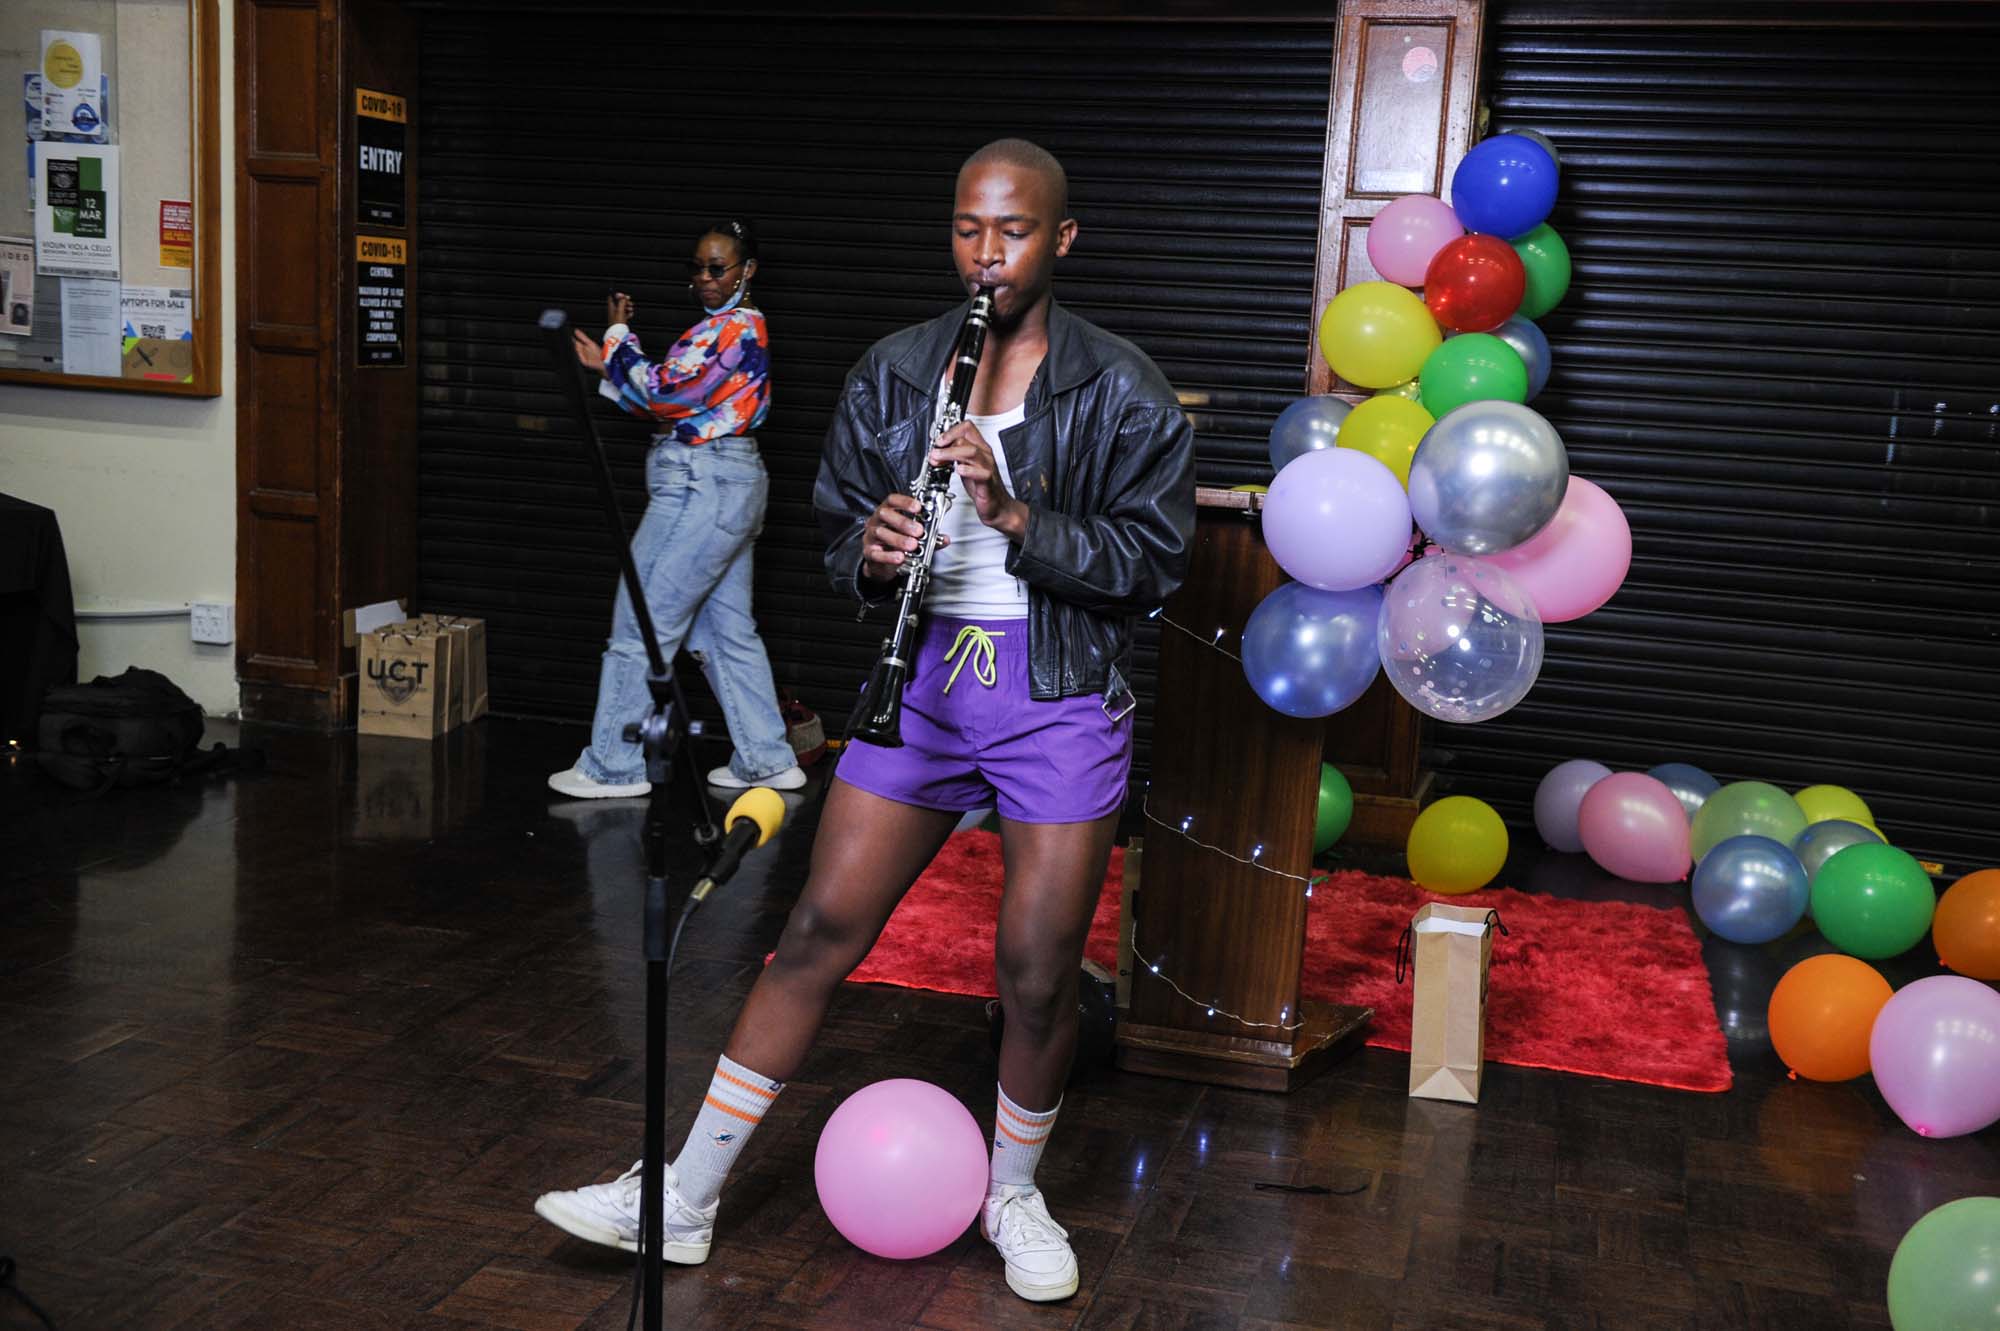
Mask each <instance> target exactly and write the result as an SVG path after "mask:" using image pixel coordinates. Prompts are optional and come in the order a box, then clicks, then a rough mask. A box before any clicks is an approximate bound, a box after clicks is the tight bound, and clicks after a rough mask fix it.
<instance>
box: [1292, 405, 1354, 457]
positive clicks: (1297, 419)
mask: <svg viewBox="0 0 2000 1331" xmlns="http://www.w3.org/2000/svg"><path fill="white" fill-rule="evenodd" d="M1353 410H1354V408H1353V407H1351V406H1349V405H1348V404H1347V403H1346V402H1345V401H1344V400H1342V399H1341V398H1337V397H1334V396H1333V395H1332V394H1327V395H1325V396H1323V397H1302V398H1300V399H1299V400H1298V401H1297V402H1294V403H1292V405H1291V406H1289V407H1286V408H1285V409H1284V410H1283V411H1281V412H1279V413H1278V419H1277V420H1275V421H1273V422H1272V423H1271V470H1272V471H1283V470H1284V469H1285V464H1286V463H1287V462H1290V461H1291V460H1292V459H1293V458H1295V457H1298V456H1299V455H1300V454H1301V453H1310V452H1313V451H1314V450H1315V449H1321V448H1332V447H1333V446H1334V444H1336V443H1337V442H1339V439H1340V423H1341V422H1342V421H1344V420H1346V419H1347V413H1348V412H1350V411H1353Z"/></svg>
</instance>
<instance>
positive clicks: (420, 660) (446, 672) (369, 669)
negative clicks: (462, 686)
mask: <svg viewBox="0 0 2000 1331" xmlns="http://www.w3.org/2000/svg"><path fill="white" fill-rule="evenodd" d="M355 650H356V652H357V653H358V654H359V657H360V660H359V665H360V672H361V702H360V707H359V709H358V710H359V713H360V716H359V721H360V729H361V733H362V734H364V735H398V736H401V737H403V738H406V739H431V738H433V737H435V736H438V735H441V734H443V733H444V732H445V731H446V730H447V729H449V728H450V726H451V721H452V718H451V715H450V713H449V711H448V708H449V705H450V701H451V693H450V688H451V681H452V678H453V676H452V671H451V664H452V652H451V639H450V636H449V635H440V634H437V633H427V632H425V631H424V630H423V627H422V626H421V625H419V624H416V623H403V624H390V625H387V626H385V627H383V628H379V629H377V630H375V631H374V632H373V633H370V634H369V635H368V636H367V637H365V638H363V639H361V641H360V642H359V643H358V644H356V648H355Z"/></svg>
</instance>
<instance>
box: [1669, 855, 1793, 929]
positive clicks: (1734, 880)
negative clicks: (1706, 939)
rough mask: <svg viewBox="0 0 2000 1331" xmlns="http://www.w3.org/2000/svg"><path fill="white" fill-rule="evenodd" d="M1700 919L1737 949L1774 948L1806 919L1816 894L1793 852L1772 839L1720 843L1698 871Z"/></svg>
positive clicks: (1694, 892)
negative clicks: (1757, 945) (1774, 941)
mask: <svg viewBox="0 0 2000 1331" xmlns="http://www.w3.org/2000/svg"><path fill="white" fill-rule="evenodd" d="M1691 886H1692V893H1691V895H1692V897H1693V899H1694V913H1695V914H1696V915H1699V916H1700V917H1701V922H1702V923H1703V924H1705V925H1707V926H1708V927H1709V928H1710V929H1711V930H1713V931H1714V932H1715V933H1717V934H1720V935H1721V936H1722V937H1724V938H1727V939H1728V940H1729V941H1730V942H1732V943H1768V942H1770V941H1771V940H1772V939H1773V938H1781V937H1783V936H1784V934H1785V931H1786V930H1788V929H1790V928H1791V927H1792V926H1793V925H1795V924H1797V923H1798V922H1799V921H1800V920H1802V919H1804V918H1805V914H1806V903H1807V902H1808V901H1809V900H1811V894H1810V892H1809V891H1808V889H1807V885H1806V870H1805V866H1804V865H1802V864H1800V863H1799V857H1798V856H1796V855H1794V854H1792V849H1791V847H1790V846H1787V845H1785V844H1784V843H1783V842H1781V841H1773V840H1772V839H1771V838H1770V837H1767V836H1733V837H1730V838H1729V839H1728V840H1726V841H1722V842H1718V843H1717V844H1716V846H1715V848H1714V849H1713V850H1711V851H1709V852H1708V854H1707V855H1705V856H1703V857H1702V861H1701V863H1699V864H1697V865H1695V867H1694V882H1693V883H1692V885H1691Z"/></svg>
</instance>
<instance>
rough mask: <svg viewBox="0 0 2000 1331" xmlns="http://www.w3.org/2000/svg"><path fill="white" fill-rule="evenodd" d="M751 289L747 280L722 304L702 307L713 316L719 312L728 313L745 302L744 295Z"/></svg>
mask: <svg viewBox="0 0 2000 1331" xmlns="http://www.w3.org/2000/svg"><path fill="white" fill-rule="evenodd" d="M749 290H750V284H749V283H748V282H745V283H743V284H742V285H741V286H739V287H737V288H736V294H735V295H733V296H731V297H730V298H729V299H728V300H725V301H723V302H722V304H720V305H704V306H702V307H701V308H702V309H703V310H705V311H707V312H708V313H709V314H710V315H711V316H713V315H717V314H727V313H729V312H730V311H731V310H733V309H735V308H736V307H737V306H738V305H741V304H742V303H743V297H744V296H745V295H746V294H748V292H749ZM695 299H697V300H699V299H700V297H699V296H697V297H696V298H695Z"/></svg>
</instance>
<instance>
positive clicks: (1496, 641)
mask: <svg viewBox="0 0 2000 1331" xmlns="http://www.w3.org/2000/svg"><path fill="white" fill-rule="evenodd" d="M1340 451H1341V452H1343V453H1344V452H1346V451H1347V450H1346V449H1342V450H1340ZM1375 644H1376V647H1377V648H1378V649H1379V650H1380V651H1381V653H1382V668H1383V669H1384V670H1386V671H1387V672H1388V674H1389V682H1390V683H1391V684H1393V685H1395V686H1396V692H1398V693H1400V694H1402V695H1403V698H1404V700H1405V701H1407V702H1408V703H1409V704H1410V706H1412V707H1414V708H1416V709H1417V710H1418V711H1420V712H1423V713H1424V714H1425V715H1427V716H1434V717H1437V718H1438V719H1439V720H1440V721H1456V722H1472V721H1486V720H1490V719H1492V718H1493V717H1496V716H1498V715H1500V714H1501V713H1502V712H1504V711H1506V710H1507V709H1508V708H1510V707H1512V706H1513V705H1514V704H1515V703H1517V702H1519V701H1521V699H1522V698H1524V697H1526V696H1527V694H1528V690H1529V689H1531V688H1533V687H1534V684H1535V679H1536V677H1537V676H1539V675H1540V674H1541V673H1542V621H1541V617H1540V616H1538V615H1537V614H1536V613H1535V603H1534V602H1533V601H1531V600H1529V599H1528V595H1527V593H1525V592H1523V591H1522V590H1521V589H1520V588H1519V587H1518V586H1516V585H1515V583H1514V580H1513V579H1512V578H1509V577H1508V576H1507V575H1506V574H1505V573H1504V572H1502V571H1501V570H1499V569H1497V568H1495V567H1493V565H1491V564H1490V563H1488V562H1486V561H1485V560H1483V559H1471V558H1468V557H1467V556H1465V555H1448V554H1436V555H1426V556H1424V557H1423V558H1422V559H1419V560H1418V561H1417V562H1416V563H1414V564H1412V565H1410V566H1409V567H1408V568H1406V569H1404V570H1403V571H1402V572H1401V573H1398V574H1397V575H1396V580H1395V581H1394V582H1392V583H1390V584H1389V588H1388V590H1387V591H1386V592H1384V593H1383V596H1382V620H1381V623H1380V625H1379V626H1378V627H1377V629H1376V633H1375Z"/></svg>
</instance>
